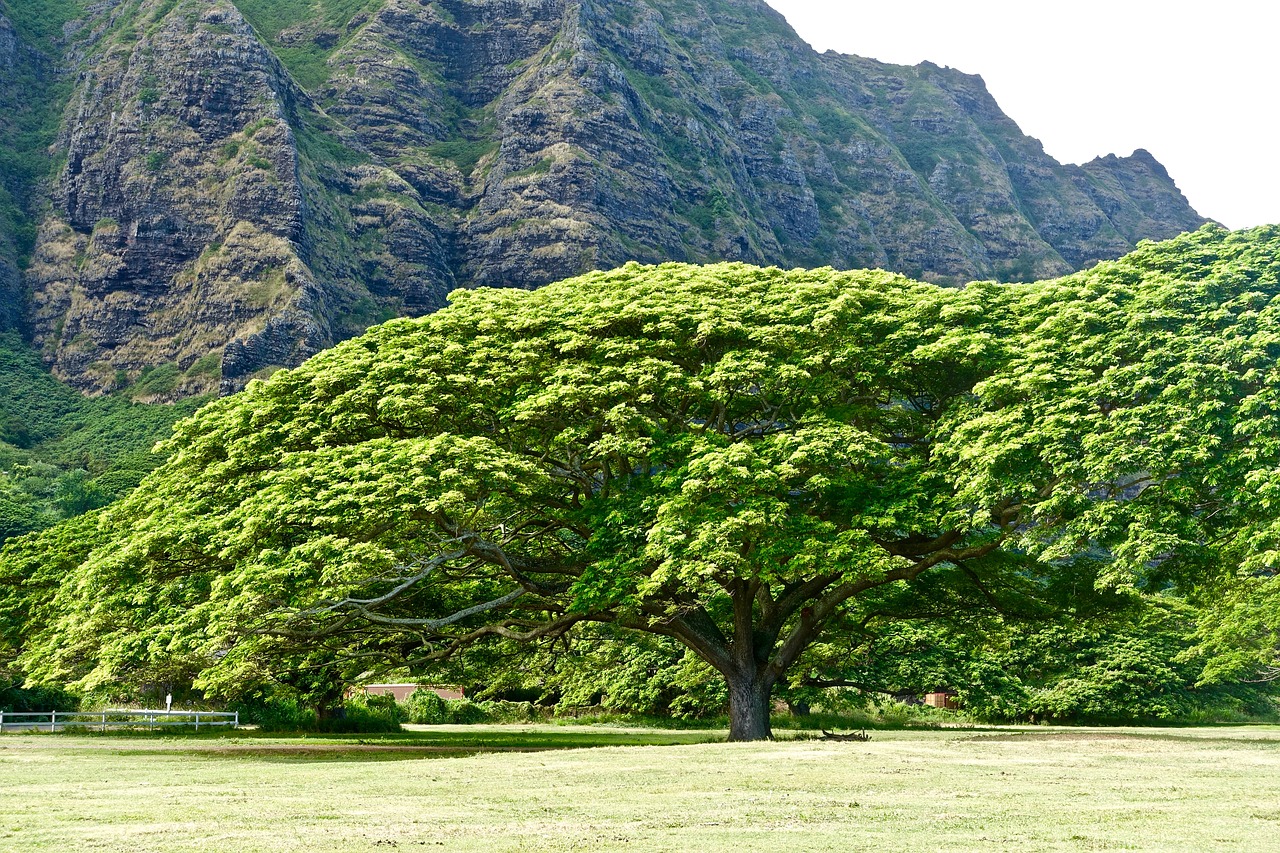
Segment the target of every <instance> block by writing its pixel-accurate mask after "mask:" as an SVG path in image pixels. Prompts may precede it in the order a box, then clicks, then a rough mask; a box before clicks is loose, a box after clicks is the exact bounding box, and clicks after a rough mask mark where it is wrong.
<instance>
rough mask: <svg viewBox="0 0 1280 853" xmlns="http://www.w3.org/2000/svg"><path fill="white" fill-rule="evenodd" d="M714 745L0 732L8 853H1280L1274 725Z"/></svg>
mask: <svg viewBox="0 0 1280 853" xmlns="http://www.w3.org/2000/svg"><path fill="white" fill-rule="evenodd" d="M714 736H715V733H712V734H711V735H708V733H706V732H659V731H637V730H617V729H605V728H588V727H568V728H565V727H554V726H519V727H517V726H505V727H480V726H469V727H465V728H461V727H459V728H451V727H437V728H431V729H429V730H424V731H418V732H411V733H407V734H405V735H397V736H384V737H378V736H367V735H366V736H363V737H345V738H326V737H315V736H312V737H306V738H301V737H297V738H283V737H277V736H271V737H267V736H253V735H247V734H232V735H224V736H213V737H204V736H200V737H199V738H195V737H168V738H152V737H129V736H92V735H43V736H41V735H5V736H3V737H0V850H4V851H26V850H46V851H89V850H119V851H132V853H138V851H153V850H154V851H161V850H163V851H219V853H221V851H295V850H316V851H338V850H342V851H345V850H383V849H433V848H438V849H447V850H466V851H471V850H475V851H480V850H484V851H489V850H495V851H505V850H530V851H533V850H538V851H552V850H642V851H735V853H742V851H754V850H761V851H765V850H767V851H771V853H782V851H791V850H804V851H824V850H833V851H834V850H839V851H858V850H877V851H878V850H973V849H981V850H1186V851H1203V850H1249V851H1266V850H1280V728H1277V727H1247V728H1244V727H1242V728H1201V729H991V730H944V731H897V732H876V733H874V734H873V740H872V741H871V742H869V743H831V742H821V741H803V740H802V741H790V742H777V743H765V744H726V743H705V742H704V743H699V742H698V741H705V740H707V739H708V737H714ZM586 747H592V748H586ZM528 750H538V751H528Z"/></svg>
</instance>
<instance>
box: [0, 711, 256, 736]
mask: <svg viewBox="0 0 1280 853" xmlns="http://www.w3.org/2000/svg"><path fill="white" fill-rule="evenodd" d="M239 725H240V712H239V711H150V710H145V709H144V710H141V711H131V710H124V709H117V710H108V711H33V712H22V713H15V712H12V711H8V712H6V711H0V734H4V733H5V732H6V731H9V732H30V731H39V732H57V731H66V730H67V729H96V730H98V731H103V732H105V731H107V730H108V729H141V728H145V729H147V730H148V731H154V730H155V729H157V728H164V727H166V726H193V727H194V728H195V730H196V731H200V727H201V726H205V727H214V726H229V727H231V728H233V729H234V728H238V727H239Z"/></svg>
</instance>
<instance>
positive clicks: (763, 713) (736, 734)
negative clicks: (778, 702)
mask: <svg viewBox="0 0 1280 853" xmlns="http://www.w3.org/2000/svg"><path fill="white" fill-rule="evenodd" d="M725 680H726V681H727V682H728V685H729V740H731V741H745V740H771V739H772V738H773V728H772V727H771V726H770V725H769V712H770V711H772V710H773V707H772V699H773V680H772V679H767V678H763V677H762V676H761V675H760V674H759V673H752V674H751V675H743V676H725Z"/></svg>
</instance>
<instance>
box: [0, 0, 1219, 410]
mask: <svg viewBox="0 0 1280 853" xmlns="http://www.w3.org/2000/svg"><path fill="white" fill-rule="evenodd" d="M40 2H41V3H45V4H50V3H54V4H56V3H58V2H62V0H40ZM73 5H74V4H71V3H70V0H65V2H63V5H62V6H61V7H60V8H62V9H63V11H64V12H65V11H66V10H67V9H69V8H71V6H73ZM84 8H85V12H84V14H83V15H70V16H68V17H67V26H66V27H65V28H64V29H63V31H62V34H61V35H59V34H57V33H54V34H52V35H47V40H46V44H47V45H48V46H56V47H57V51H58V53H59V57H58V58H57V59H55V60H54V61H53V65H54V66H56V67H59V68H61V69H62V71H61V72H60V73H58V74H55V75H54V76H55V77H56V78H57V80H58V83H57V84H56V85H55V84H50V85H49V89H50V91H51V92H53V95H51V97H53V96H56V95H58V94H60V93H63V92H65V99H66V107H65V110H61V111H59V115H60V117H61V118H60V120H59V121H58V122H57V127H56V128H54V129H53V131H52V133H51V135H50V139H49V141H50V142H51V143H52V152H53V153H52V154H51V155H49V163H48V169H47V172H46V174H47V175H48V176H49V177H47V178H46V177H44V176H37V177H35V178H33V179H32V180H29V181H27V182H26V184H24V187H25V189H24V191H25V192H26V194H27V196H26V199H25V200H24V201H23V203H21V204H19V205H17V207H20V208H21V209H22V211H23V214H24V217H25V223H26V227H28V228H29V229H30V228H32V227H33V226H34V230H35V232H36V233H35V234H34V237H33V238H30V239H28V240H27V242H28V243H29V245H30V249H29V251H28V252H26V253H25V254H24V252H23V251H22V247H21V246H20V245H19V243H21V241H14V240H10V245H9V247H8V248H7V249H5V250H4V251H0V257H3V258H7V259H8V267H6V266H5V263H4V261H0V289H3V288H7V293H8V294H9V295H8V297H4V296H3V295H2V294H0V305H6V306H8V313H9V320H10V322H13V321H14V319H15V318H16V317H17V316H18V315H19V314H20V315H21V316H22V317H23V318H24V319H25V321H26V322H27V323H28V324H29V332H30V335H31V338H32V340H33V342H34V344H35V345H36V346H37V347H38V348H39V349H40V350H41V352H42V353H43V355H44V357H45V359H46V362H47V363H49V364H50V365H51V367H52V369H53V370H54V372H55V373H56V374H57V375H59V376H60V377H62V378H64V379H66V380H68V381H70V382H72V383H73V384H74V385H76V386H77V387H79V388H81V389H82V390H85V391H88V392H91V393H99V392H104V391H110V390H113V389H117V388H121V387H125V386H129V385H131V384H134V383H137V382H138V381H139V379H140V378H141V377H142V375H143V373H144V372H147V373H148V375H151V374H152V373H154V371H156V370H164V371H166V372H167V373H166V375H169V374H171V375H172V377H173V381H172V383H171V384H169V385H168V386H167V387H166V386H165V385H163V384H156V383H155V382H154V381H151V382H150V383H149V385H148V387H149V388H152V389H153V391H152V398H153V399H174V398H177V397H182V396H187V395H191V394H200V393H206V392H208V391H210V390H213V389H217V388H220V389H221V390H222V391H224V392H225V391H230V390H234V389H235V388H238V387H240V386H242V385H243V384H244V382H246V381H247V380H248V379H249V378H251V377H253V376H255V375H262V374H263V373H265V372H269V371H270V370H271V369H273V368H275V367H278V366H285V365H293V364H297V363H299V362H300V361H301V360H302V359H304V358H305V357H306V356H308V355H310V354H311V353H313V352H315V351H317V350H319V349H323V348H326V347H328V346H331V345H332V344H333V343H335V342H337V341H338V340H341V339H343V338H346V337H350V336H351V335H353V334H356V333H358V332H359V331H360V330H361V329H363V328H364V327H366V326H368V325H369V324H370V323H373V322H377V321H378V320H381V319H386V318H387V317H390V316H394V315H397V314H418V313H423V312H426V311H430V310H433V309H434V308H437V307H439V306H440V305H442V304H443V303H444V299H445V296H446V295H447V293H448V292H449V291H450V290H452V289H454V288H455V287H459V286H465V287H469V286H475V285H498V286H518V287H533V286H538V285H541V284H545V283H547V282H550V281H553V280H557V279H561V278H566V277H568V276H570V275H573V274H576V273H580V272H583V271H586V270H588V269H595V268H602V267H609V266H617V265H620V264H622V263H624V262H626V261H629V260H637V261H641V262H654V261H662V260H681V261H695V262H697V261H715V260H742V261H749V262H753V263H765V264H775V265H780V266H823V265H833V266H843V267H870V266H882V267H885V268H889V269H893V270H895V271H899V272H903V273H905V274H908V275H912V276H915V277H919V278H924V279H927V280H933V281H941V282H953V283H961V282H964V281H968V280H974V279H981V278H1000V279H1004V280H1020V279H1026V280H1030V279H1036V278H1046V277H1051V276H1054V275H1060V274H1065V273H1067V272H1070V271H1072V270H1074V269H1079V268H1081V267H1083V266H1087V265H1089V264H1091V263H1093V262H1095V261H1097V260H1101V259H1104V258H1110V257H1118V256H1119V255H1121V254H1124V253H1125V252H1127V251H1128V250H1129V249H1131V248H1132V246H1133V244H1134V243H1136V242H1137V241H1138V240H1140V239H1143V238H1153V239H1158V238H1163V237H1169V236H1173V235H1174V234H1176V233H1180V232H1181V231H1184V230H1190V229H1192V228H1194V227H1197V226H1198V225H1200V224H1202V223H1203V222H1204V221H1206V220H1204V218H1203V217H1200V216H1199V215H1198V214H1196V213H1195V211H1194V210H1192V209H1191V207H1190V205H1189V204H1187V202H1186V199H1185V198H1183V197H1182V195H1181V193H1179V192H1178V190H1177V188H1176V186H1175V185H1174V183H1173V181H1172V179H1171V178H1170V177H1169V176H1168V174H1167V172H1166V171H1165V170H1164V168H1163V166H1160V164H1159V163H1158V162H1157V161H1155V159H1154V158H1153V157H1151V156H1150V154H1149V153H1148V152H1146V151H1143V150H1141V149H1139V151H1137V152H1135V154H1134V155H1133V156H1131V157H1128V158H1116V157H1114V156H1113V155H1112V156H1110V157H1106V158H1098V159H1097V160H1094V161H1092V162H1090V163H1087V164H1084V165H1082V166H1070V165H1063V164H1059V163H1057V162H1056V161H1054V160H1053V159H1052V158H1050V157H1048V155H1047V154H1045V152H1044V150H1043V146H1041V145H1040V143H1039V142H1038V141H1036V140H1034V139H1031V138H1029V137H1026V136H1025V135H1023V134H1022V132H1021V131H1020V129H1018V127H1017V125H1016V124H1015V123H1014V122H1013V121H1012V119H1009V118H1008V117H1007V116H1005V115H1004V113H1003V112H1002V111H1001V110H1000V109H999V106H998V105H997V104H996V102H995V100H994V99H993V98H992V97H991V95H990V93H989V92H988V91H987V90H986V88H985V85H984V84H983V83H982V81H981V78H980V77H978V76H977V75H967V74H964V73H962V72H959V71H956V70H954V69H947V68H942V67H940V66H937V65H934V64H933V63H922V64H921V65H919V66H914V67H906V66H893V65H888V64H885V63H879V62H876V61H874V60H867V59H862V58H859V57H851V56H845V55H840V54H833V53H832V52H827V53H824V54H818V53H816V52H814V51H813V50H812V48H810V47H809V46H808V45H807V44H805V43H804V42H803V41H802V40H801V39H800V38H799V37H798V36H796V34H795V33H794V31H793V30H791V28H790V27H789V25H787V24H786V21H785V19H784V18H783V17H782V16H781V15H780V14H778V13H777V12H776V11H774V10H772V9H771V8H769V7H768V6H767V5H766V4H764V3H761V2H757V0H702V2H696V3H673V2H666V0H630V2H617V3H609V4H605V3H600V2H596V0H581V1H580V2H574V0H433V1H432V2H425V3H422V2H418V0H368V1H367V2H366V0H317V2H314V3H312V2H302V0H272V2H267V0H237V1H236V2H235V3H232V2H230V0H209V2H194V0H103V2H98V3H95V4H93V5H92V6H88V7H84ZM12 11H13V10H12V8H11V6H10V4H9V3H7V2H3V0H0V101H2V100H3V99H4V98H5V97H6V95H5V94H4V93H5V92H6V91H7V92H8V95H7V97H9V98H10V100H12V99H13V92H14V86H13V81H14V79H15V71H14V69H15V68H18V67H19V66H20V65H21V64H22V60H20V58H19V54H20V53H21V51H22V50H23V44H22V39H21V36H22V32H21V29H20V28H17V29H16V28H15V27H14V26H13V25H12V24H11V23H10V22H9V21H8V18H7V17H6V16H7V15H8V14H9V13H11V12H12ZM304 13H306V14H304ZM6 27H7V28H6ZM28 29H30V27H28ZM6 32H13V33H14V38H13V39H11V40H10V41H12V42H13V44H14V46H13V47H12V48H6V47H5V45H6V44H8V41H6V39H7V37H6V36H5V35H4V34H5V33H6ZM29 41H33V40H29ZM36 47H38V45H37V46H36ZM26 48H27V49H28V50H29V51H30V50H35V47H33V46H32V45H31V44H29V43H28V44H27V45H26ZM6 56H10V57H12V60H11V61H8V64H7V65H6V59H5V57H6ZM27 64H28V65H31V62H30V61H28V62H27ZM6 68H7V69H8V70H5V69H6ZM28 76H30V75H28ZM58 86H61V87H62V88H61V89H58ZM54 90H57V91H54ZM0 132H4V133H7V134H8V136H9V137H11V138H12V137H13V136H14V133H13V131H12V128H0ZM28 147H31V146H28ZM36 147H38V146H36ZM9 207H10V208H13V207H14V205H10V206H9ZM19 260H23V261H24V262H25V270H23V271H22V272H21V275H19V273H18V268H19V263H18V261H19ZM6 269H9V270H10V271H9V272H8V273H7V274H6V272H5V270H6ZM6 276H7V277H6ZM20 293H22V294H23V298H21V299H20V298H19V294H20Z"/></svg>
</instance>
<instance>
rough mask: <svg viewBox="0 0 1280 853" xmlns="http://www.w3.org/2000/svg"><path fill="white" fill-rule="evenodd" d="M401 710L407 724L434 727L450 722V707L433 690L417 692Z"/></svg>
mask: <svg viewBox="0 0 1280 853" xmlns="http://www.w3.org/2000/svg"><path fill="white" fill-rule="evenodd" d="M401 708H402V710H403V713H404V716H405V720H406V722H410V723H416V724H418V725H427V726H434V725H439V724H440V723H446V722H448V721H449V706H448V705H447V704H445V701H444V700H443V699H441V698H440V697H439V696H438V695H437V694H436V693H435V692H434V691H431V690H415V691H414V692H413V693H410V694H409V698H408V699H405V700H404V702H402V703H401Z"/></svg>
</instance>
